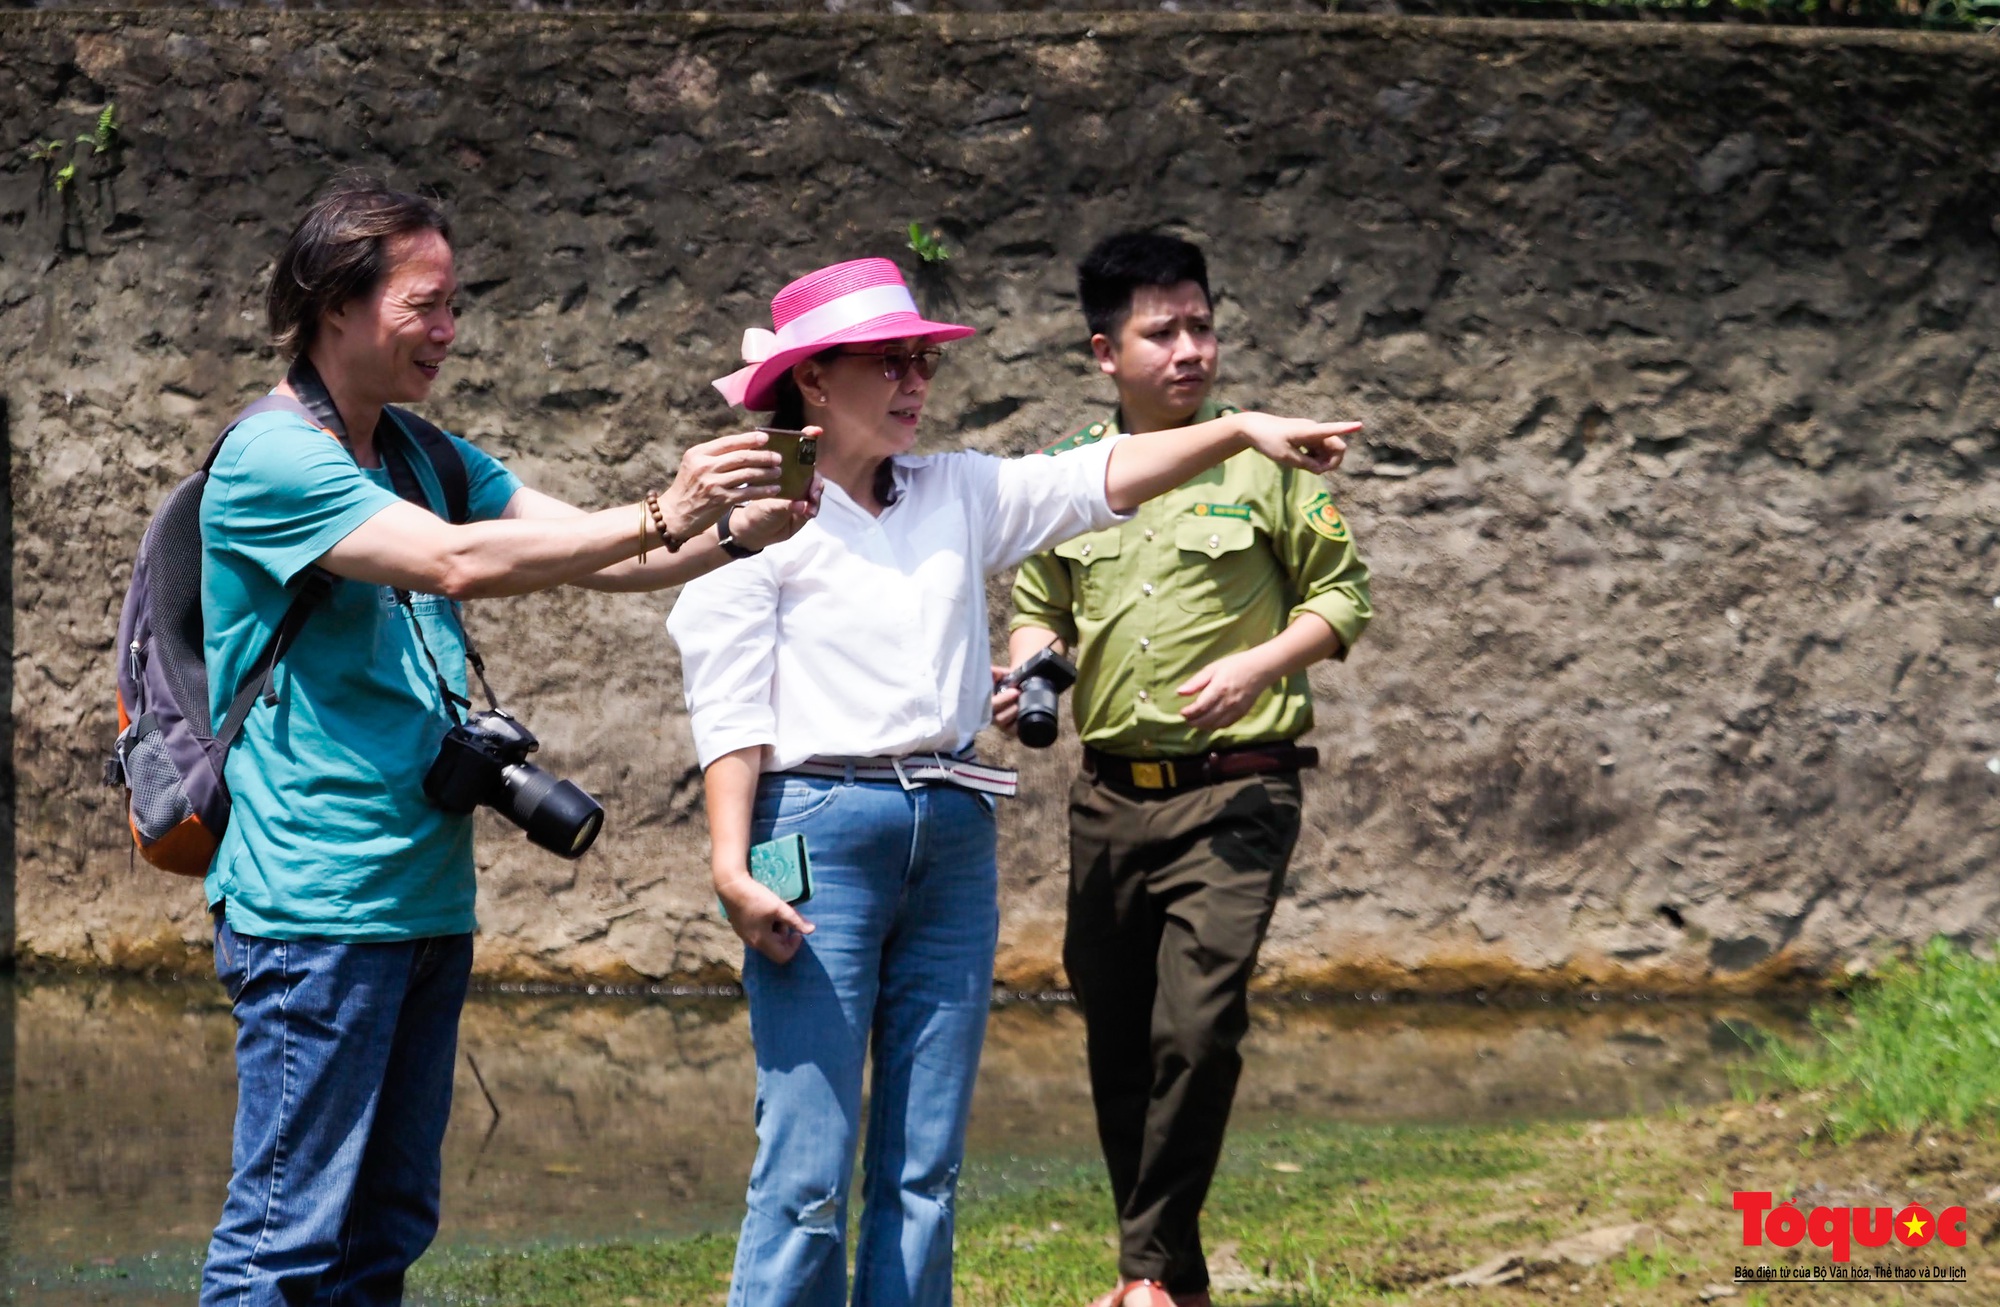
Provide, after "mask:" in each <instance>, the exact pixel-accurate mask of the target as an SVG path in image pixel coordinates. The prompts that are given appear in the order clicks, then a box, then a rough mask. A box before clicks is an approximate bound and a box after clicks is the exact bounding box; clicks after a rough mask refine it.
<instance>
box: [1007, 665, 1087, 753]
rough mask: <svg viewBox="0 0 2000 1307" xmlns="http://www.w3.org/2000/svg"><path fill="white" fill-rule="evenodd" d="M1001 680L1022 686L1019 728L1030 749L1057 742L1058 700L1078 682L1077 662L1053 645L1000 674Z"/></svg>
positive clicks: (1023, 740)
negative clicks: (1001, 675) (1058, 651)
mask: <svg viewBox="0 0 2000 1307" xmlns="http://www.w3.org/2000/svg"><path fill="white" fill-rule="evenodd" d="M1000 684H1001V686H1002V687H1003V688H1004V687H1006V686H1010V685H1013V686H1019V687H1020V689H1021V717H1020V721H1019V722H1018V723H1017V724H1016V726H1015V729H1016V730H1017V731H1019V732H1020V735H1021V743H1023V744H1025V745H1027V746H1028V747H1029V748H1030V749H1046V748H1048V747H1049V746H1050V745H1051V744H1054V743H1055V742H1056V700H1057V699H1059V698H1061V697H1062V692H1063V691H1064V690H1067V689H1069V687H1070V686H1072V685H1075V684H1076V664H1075V663H1073V662H1071V661H1070V660H1069V659H1067V658H1065V657H1063V656H1062V655H1061V654H1059V653H1057V652H1056V647H1055V646H1054V645H1050V646H1049V647H1048V648H1046V649H1043V650H1042V651H1040V652H1039V653H1037V654H1036V655H1035V656H1034V657H1032V658H1030V659H1029V660H1028V661H1027V662H1025V663H1022V664H1021V665H1020V666H1019V667H1016V668H1015V669H1014V670H1013V671H1011V672H1009V673H1007V674H1006V675H1005V676H1003V677H1001V678H1000Z"/></svg>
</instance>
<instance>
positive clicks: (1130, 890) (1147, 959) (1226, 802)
mask: <svg viewBox="0 0 2000 1307" xmlns="http://www.w3.org/2000/svg"><path fill="white" fill-rule="evenodd" d="M1085 766H1086V770H1085V773H1084V774H1083V775H1081V776H1079V777H1077V779H1076V781H1075V783H1074V784H1073V785H1072V786H1071V788H1070V810H1069V812H1070V821H1069V828H1070V888H1069V927H1068V931H1067V934H1066V936H1065V938H1064V941H1063V965H1064V967H1065V968H1067V969H1068V971H1069V979H1070V985H1071V987H1072V988H1073V989H1074V990H1075V993H1076V998H1077V1003H1078V1005H1079V1006H1080V1007H1081V1008H1082V1010H1083V1020H1084V1030H1085V1033H1086V1035H1087V1037H1088V1040H1089V1062H1090V1084H1091V1096H1092V1098H1093V1099H1094V1100H1095V1103H1096V1107H1097V1133H1098V1138H1099V1140H1100V1141H1101V1143H1102V1145H1103V1148H1104V1158H1105V1162H1106V1165H1107V1166H1108V1167H1109V1169H1110V1172H1111V1191H1112V1196H1113V1198H1114V1199H1115V1201H1116V1202H1117V1205H1118V1228H1119V1257H1118V1270H1119V1273H1120V1274H1121V1275H1123V1276H1125V1277H1126V1278H1128V1279H1135V1280H1136V1279H1152V1280H1159V1281H1160V1282H1161V1283H1163V1284H1165V1285H1166V1286H1167V1290H1168V1292H1170V1293H1176V1294H1184V1293H1194V1292H1197V1291H1199V1290H1201V1289H1204V1288H1206V1287H1207V1285H1208V1263H1207V1261H1206V1259H1205V1258H1204V1257H1203V1256H1202V1249H1201V1205H1202V1201H1203V1199H1205V1198H1206V1197H1207V1195H1208V1186H1209V1182H1210V1180H1212V1179H1213V1178H1214V1175H1215V1167H1216V1163H1217V1162H1218V1160H1219V1159H1220V1158H1221V1155H1222V1139H1223V1134H1224V1132H1225V1130H1226V1129H1227V1127H1228V1124H1229V1108H1230V1104H1231V1102H1232V1101H1233V1100H1234V1098H1235V1095H1236V1080H1237V1076H1238V1075H1239V1073H1240V1072H1241V1071H1242V1067H1243V1058H1242V1055H1241V1053H1239V1052H1238V1048H1237V1046H1238V1045H1239V1044H1240V1043H1241V1041H1242V1039H1243V1034H1244V1031H1245V1030H1246V1029H1248V1027H1249V1021H1250V1018H1249V1001H1248V987H1249V982H1250V972H1251V970H1252V968H1253V967H1254V966H1255V965H1256V961H1257V950H1258V948H1259V946H1260V945H1262V943H1263V941H1264V931H1265V929H1266V927H1268V926H1269V925H1270V921H1271V909H1272V908H1273V906H1274V905H1275V904H1276V903H1277V899H1278V893H1279V891H1280V890H1281V889H1282V888H1283V886H1284V880H1285V864H1286V863H1287V861H1289V860H1290V858H1291V855H1292V846H1293V844H1295V843H1296V842H1297V840H1298V834H1299V778H1298V773H1297V772H1278V773H1272V774H1267V775H1261V776H1245V777H1240V778H1238V779H1235V780H1230V781H1224V782H1222V783H1221V784H1217V785H1209V786H1203V787H1200V788H1197V789H1193V790H1188V791H1184V792H1181V793H1174V794H1165V795H1152V796H1149V795H1147V794H1146V792H1145V791H1140V790H1130V789H1121V788H1113V787H1112V786H1111V785H1110V784H1109V783H1107V782H1105V781H1102V780H1100V779H1098V778H1097V777H1095V776H1094V775H1092V774H1091V773H1090V771H1089V770H1088V764H1087V763H1086V765H1085Z"/></svg>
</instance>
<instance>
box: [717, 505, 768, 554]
mask: <svg viewBox="0 0 2000 1307" xmlns="http://www.w3.org/2000/svg"><path fill="white" fill-rule="evenodd" d="M735 511H736V506H735V505H734V504H732V505H730V506H729V507H728V508H725V509H723V510H722V519H721V520H720V521H718V522H717V523H716V524H715V539H716V542H717V543H719V544H720V545H721V546H722V552H723V553H725V554H728V555H729V556H730V557H731V558H755V557H756V556H757V555H758V554H761V553H763V552H764V551H763V550H761V549H752V548H750V547H749V546H748V545H746V544H744V543H742V542H741V541H739V540H738V539H737V538H736V536H735V535H734V534H733V533H732V532H731V531H730V529H729V515H730V514H731V513H734V512H735Z"/></svg>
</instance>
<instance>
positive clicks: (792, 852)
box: [750, 835, 813, 904]
mask: <svg viewBox="0 0 2000 1307" xmlns="http://www.w3.org/2000/svg"><path fill="white" fill-rule="evenodd" d="M750 879H752V880H754V881H756V882H757V883H758V884H759V885H762V886H763V887H764V888H766V889H768V890H770V891H771V892H772V893H773V894H776V895H777V896H778V897H779V898H781V899H783V900H784V901H785V902H787V903H792V904H798V903H804V902H805V901H806V900H807V899H809V898H811V897H812V896H813V887H812V864H811V863H810V862H808V861H807V859H806V837H805V836H803V835H786V836H783V837H782V838H780V839H775V840H765V841H764V842H763V843H762V844H753V845H751V846H750Z"/></svg>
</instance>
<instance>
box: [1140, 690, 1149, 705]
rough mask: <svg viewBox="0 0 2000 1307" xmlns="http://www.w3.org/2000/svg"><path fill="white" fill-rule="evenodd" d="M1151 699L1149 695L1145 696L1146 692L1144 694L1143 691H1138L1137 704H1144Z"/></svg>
mask: <svg viewBox="0 0 2000 1307" xmlns="http://www.w3.org/2000/svg"><path fill="white" fill-rule="evenodd" d="M1151 698H1152V696H1151V695H1149V694H1147V693H1146V692H1145V691H1144V690H1141V691H1139V702H1140V703H1145V702H1146V701H1147V700H1149V699H1151Z"/></svg>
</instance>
